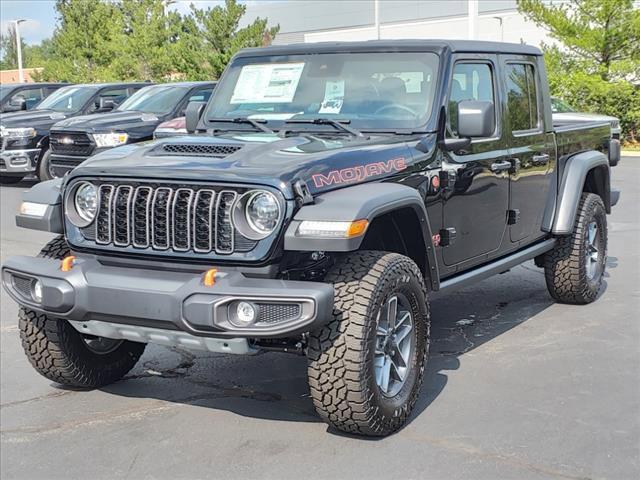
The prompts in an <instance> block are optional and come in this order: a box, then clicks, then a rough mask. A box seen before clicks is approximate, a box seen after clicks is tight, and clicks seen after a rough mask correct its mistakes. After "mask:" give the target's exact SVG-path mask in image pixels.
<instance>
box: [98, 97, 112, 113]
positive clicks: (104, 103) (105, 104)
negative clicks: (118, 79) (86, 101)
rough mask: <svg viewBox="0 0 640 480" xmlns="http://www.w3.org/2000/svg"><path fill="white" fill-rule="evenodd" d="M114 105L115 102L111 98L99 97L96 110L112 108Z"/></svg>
mask: <svg viewBox="0 0 640 480" xmlns="http://www.w3.org/2000/svg"><path fill="white" fill-rule="evenodd" d="M115 107H116V102H115V101H114V100H113V98H107V97H100V100H99V101H98V110H102V111H108V110H113V109H114V108H115Z"/></svg>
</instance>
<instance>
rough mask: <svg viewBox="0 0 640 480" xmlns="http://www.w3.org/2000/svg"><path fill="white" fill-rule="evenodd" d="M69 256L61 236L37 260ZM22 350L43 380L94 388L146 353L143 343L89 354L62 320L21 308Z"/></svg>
mask: <svg viewBox="0 0 640 480" xmlns="http://www.w3.org/2000/svg"><path fill="white" fill-rule="evenodd" d="M68 254H69V247H68V245H67V243H66V242H65V240H64V238H63V237H62V236H60V237H56V238H55V239H53V240H52V241H50V242H49V243H48V244H47V245H46V246H45V247H44V248H43V249H42V251H41V252H40V254H39V256H40V257H46V258H55V259H61V258H64V257H65V256H66V255H68ZM18 320H19V329H20V339H21V340H22V348H23V349H24V351H25V354H26V355H27V358H28V359H29V362H31V365H33V367H34V368H35V369H36V370H37V371H38V373H40V374H41V375H42V376H44V377H46V378H48V379H49V380H52V381H54V382H56V383H59V384H62V385H68V386H72V387H81V388H97V387H101V386H104V385H108V384H110V383H113V382H115V381H117V380H119V379H120V378H122V377H123V376H124V375H126V374H127V372H129V370H131V369H132V368H133V366H134V365H135V364H136V362H137V361H138V359H139V358H140V356H141V355H142V353H143V352H144V349H145V346H146V345H145V344H144V343H137V342H129V341H123V342H122V343H121V344H120V345H119V346H118V347H117V348H116V349H114V350H113V351H111V352H109V353H105V354H97V353H94V352H93V351H91V350H90V349H89V348H88V347H87V344H86V343H85V341H84V340H83V337H82V335H81V334H80V333H79V332H78V331H77V330H76V329H75V328H73V327H72V326H71V324H70V323H69V322H67V321H66V320H63V319H56V318H51V317H49V316H47V315H45V314H42V313H38V312H36V311H34V310H31V309H28V308H24V307H21V308H20V311H19V313H18Z"/></svg>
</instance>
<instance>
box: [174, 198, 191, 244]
mask: <svg viewBox="0 0 640 480" xmlns="http://www.w3.org/2000/svg"><path fill="white" fill-rule="evenodd" d="M193 195H194V193H193V190H191V189H190V188H179V189H177V190H176V192H175V195H174V196H173V217H172V218H173V226H172V228H171V232H172V234H173V249H174V250H176V251H178V252H186V251H188V250H189V249H190V248H191V233H190V232H191V203H192V201H193Z"/></svg>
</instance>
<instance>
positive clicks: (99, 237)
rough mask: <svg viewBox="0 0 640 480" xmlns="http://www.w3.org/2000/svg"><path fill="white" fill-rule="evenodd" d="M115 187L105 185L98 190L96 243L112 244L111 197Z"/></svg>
mask: <svg viewBox="0 0 640 480" xmlns="http://www.w3.org/2000/svg"><path fill="white" fill-rule="evenodd" d="M113 190H114V186H113V185H107V184H103V185H100V189H99V190H98V196H99V200H98V206H99V207H98V216H97V217H96V243H100V244H103V245H106V244H109V243H111V196H112V194H113Z"/></svg>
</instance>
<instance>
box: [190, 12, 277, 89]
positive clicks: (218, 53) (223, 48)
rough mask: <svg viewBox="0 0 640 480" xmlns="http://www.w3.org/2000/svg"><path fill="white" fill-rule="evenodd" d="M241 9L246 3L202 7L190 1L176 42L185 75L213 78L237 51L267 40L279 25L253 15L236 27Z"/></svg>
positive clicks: (218, 74) (267, 41)
mask: <svg viewBox="0 0 640 480" xmlns="http://www.w3.org/2000/svg"><path fill="white" fill-rule="evenodd" d="M245 11H246V6H245V5H242V4H239V3H238V2H237V1H236V0H226V1H225V4H224V6H216V7H213V8H211V7H209V8H207V9H206V10H202V9H198V8H196V6H195V5H194V4H191V13H190V14H189V16H188V17H187V18H186V19H185V24H184V26H183V36H182V38H181V39H180V41H179V43H180V45H181V46H183V47H184V52H185V54H186V58H185V57H183V58H182V61H180V62H179V63H181V65H182V67H183V68H186V69H187V70H186V71H185V73H186V74H187V76H188V77H189V78H197V79H216V78H218V77H219V76H220V74H221V73H222V71H223V70H224V68H225V67H226V65H227V63H229V60H230V59H231V57H232V56H233V55H234V54H235V53H236V52H237V51H238V50H240V49H241V48H247V47H260V46H263V45H268V44H269V43H270V42H271V39H273V38H274V37H275V35H276V34H277V33H278V30H279V29H280V27H279V26H275V27H271V28H269V27H268V26H267V23H268V20H267V19H263V18H257V19H256V20H254V21H253V23H251V24H250V25H247V26H246V27H243V28H239V25H240V20H241V19H242V16H243V15H244V13H245ZM180 51H183V50H182V49H181V50H180Z"/></svg>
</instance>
